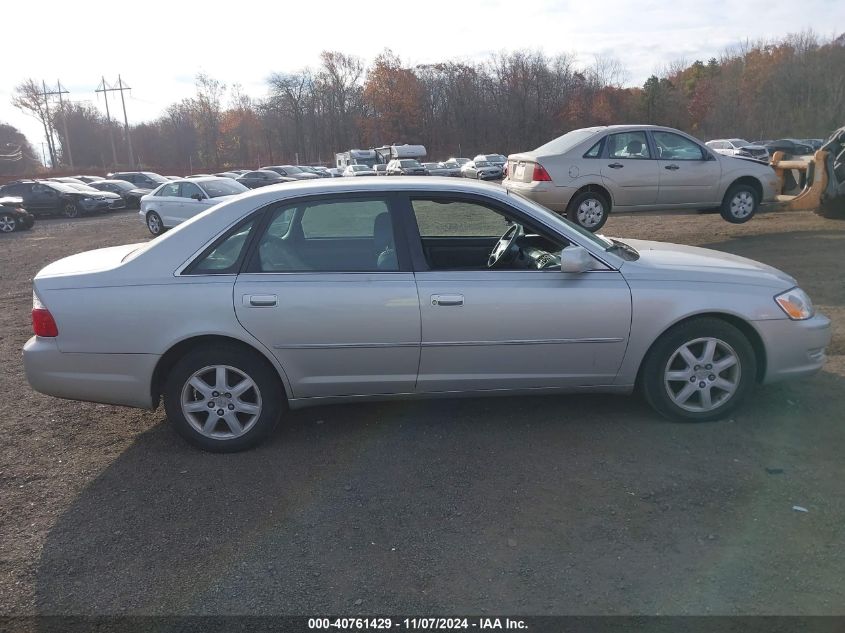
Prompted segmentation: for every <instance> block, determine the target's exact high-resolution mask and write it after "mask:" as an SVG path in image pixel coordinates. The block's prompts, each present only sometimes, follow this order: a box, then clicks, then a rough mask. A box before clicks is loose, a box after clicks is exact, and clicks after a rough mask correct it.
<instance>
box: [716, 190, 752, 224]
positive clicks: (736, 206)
mask: <svg viewBox="0 0 845 633" xmlns="http://www.w3.org/2000/svg"><path fill="white" fill-rule="evenodd" d="M759 205H760V200H759V197H758V196H757V192H756V191H755V190H754V187H752V186H751V185H742V184H740V185H734V186H733V187H731V188H730V189H728V192H727V193H726V194H725V199H724V200H723V201H722V208H721V214H722V218H724V219H725V220H727V221H728V222H730V223H731V224H742V223H743V222H748V220H750V219H751V218H752V217H753V216H754V214H755V213H756V212H757V207H758V206H759Z"/></svg>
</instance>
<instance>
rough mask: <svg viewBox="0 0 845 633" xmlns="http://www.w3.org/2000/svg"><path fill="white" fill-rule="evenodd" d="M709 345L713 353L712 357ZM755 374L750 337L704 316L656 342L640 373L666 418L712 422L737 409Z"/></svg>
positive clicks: (643, 385)
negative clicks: (722, 366) (709, 353)
mask: <svg viewBox="0 0 845 633" xmlns="http://www.w3.org/2000/svg"><path fill="white" fill-rule="evenodd" d="M709 346H712V349H713V350H714V353H712V354H711V356H710V358H708V357H707V352H708V347H709ZM685 348H686V349H687V351H688V352H690V353H691V356H690V357H689V358H690V360H689V361H688V360H686V358H685V356H684V354H683V352H682V350H683V349H685ZM693 357H695V358H693ZM713 361H715V362H713ZM731 361H733V364H731ZM720 364H721V365H724V368H723V369H719V365H720ZM696 368H698V369H696ZM756 376H757V358H756V356H755V354H754V349H753V347H752V346H751V343H750V342H749V340H748V339H747V338H746V336H745V335H744V334H743V333H742V332H741V331H740V330H738V329H737V328H736V327H734V326H733V325H731V324H730V323H727V322H726V321H723V320H721V319H717V318H713V317H701V318H697V319H693V320H691V321H687V322H685V323H681V324H679V325H677V326H675V327H673V328H671V329H670V330H668V331H667V332H666V333H664V334H663V335H662V336H661V337H660V338H659V339H657V341H656V342H655V343H654V344H653V345H652V347H651V349H650V350H649V352H648V354H647V355H646V358H645V360H644V361H643V364H642V367H641V369H640V383H641V385H640V386H641V388H642V391H643V395H644V396H645V399H646V401H647V402H648V403H649V404H650V405H651V406H652V407H653V408H654V409H655V410H656V411H657V412H658V413H660V414H661V415H663V416H664V417H667V418H669V419H673V420H680V421H688V422H708V421H710V420H717V419H719V418H723V417H725V416H727V415H728V414H730V413H731V412H732V411H733V410H734V409H736V408H737V407H738V406H739V405H740V404H741V403H742V401H743V400H744V399H745V397H746V396H747V395H748V393H749V391H750V390H751V389H752V388H753V386H754V382H755V380H756ZM693 378H694V379H695V380H693ZM702 385H704V386H703V387H702ZM705 393H706V394H707V395H705ZM708 397H709V399H710V406H709V407H708V406H707V400H706V398H708Z"/></svg>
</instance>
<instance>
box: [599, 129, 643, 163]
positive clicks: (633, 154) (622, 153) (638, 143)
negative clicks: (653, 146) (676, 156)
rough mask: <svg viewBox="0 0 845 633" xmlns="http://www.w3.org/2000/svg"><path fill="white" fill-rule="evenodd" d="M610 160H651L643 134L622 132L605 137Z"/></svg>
mask: <svg viewBox="0 0 845 633" xmlns="http://www.w3.org/2000/svg"><path fill="white" fill-rule="evenodd" d="M607 144H608V156H609V157H610V158H635V159H643V158H651V154H650V153H649V151H648V142H647V141H646V137H645V132H641V131H639V132H622V133H620V134H611V135H610V136H608V137H607Z"/></svg>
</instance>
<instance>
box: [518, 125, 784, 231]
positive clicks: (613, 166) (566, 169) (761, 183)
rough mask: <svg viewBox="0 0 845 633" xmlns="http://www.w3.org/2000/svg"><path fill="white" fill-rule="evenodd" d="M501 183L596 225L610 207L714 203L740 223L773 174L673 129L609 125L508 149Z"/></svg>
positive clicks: (763, 198) (771, 185)
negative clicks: (510, 151) (522, 149)
mask: <svg viewBox="0 0 845 633" xmlns="http://www.w3.org/2000/svg"><path fill="white" fill-rule="evenodd" d="M502 185H504V186H505V187H506V188H507V189H508V190H509V191H511V192H513V193H518V194H520V195H522V196H524V197H526V198H529V199H531V200H534V201H536V202H539V203H540V204H542V205H544V206H546V207H547V208H549V209H551V210H552V211H555V212H557V213H560V214H562V215H563V214H565V215H566V216H567V217H568V218H569V219H570V220H571V221H572V222H575V223H576V224H578V225H580V226H581V227H583V228H585V229H587V230H589V231H596V230H598V229H600V228H601V227H602V226H603V225H604V223H605V222H606V221H607V218H608V214H609V213H610V212H611V210H614V211H661V210H674V209H707V208H718V209H719V210H720V211H721V214H722V217H723V218H724V219H725V220H727V221H728V222H732V223H735V224H740V223H742V222H747V221H748V220H750V219H751V217H752V216H753V215H754V213H755V212H756V211H757V208H758V207H759V205H760V203H761V202H768V201H771V200H774V198H775V196H776V194H777V186H778V180H777V177H776V175H775V172H774V170H773V169H772V168H771V167H770V166H769V165H766V164H764V163H761V162H759V161H756V160H749V159H745V158H740V157H734V156H723V155H721V154H718V153H716V152H714V151H712V150H710V149H709V148H708V147H706V146H705V145H704V144H702V143H700V142H699V141H698V140H697V139H695V138H693V137H691V136H689V135H687V134H684V133H683V132H681V131H679V130H675V129H672V128H665V127H658V126H654V125H612V126H606V127H605V126H602V127H592V128H583V129H580V130H573V131H572V132H569V133H567V134H564V135H563V136H561V137H558V138H556V139H554V140H552V141H549V142H548V143H546V144H545V145H543V146H541V147H538V148H537V149H535V150H533V151H530V152H523V153H520V154H511V155H510V156H508V163H507V177H506V178H505V179H504V180H503V181H502Z"/></svg>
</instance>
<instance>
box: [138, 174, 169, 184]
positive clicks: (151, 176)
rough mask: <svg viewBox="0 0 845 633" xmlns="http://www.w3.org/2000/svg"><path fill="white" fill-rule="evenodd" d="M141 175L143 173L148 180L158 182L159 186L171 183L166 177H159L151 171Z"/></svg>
mask: <svg viewBox="0 0 845 633" xmlns="http://www.w3.org/2000/svg"><path fill="white" fill-rule="evenodd" d="M141 173H142V174H144V175H145V176H146V177H147V178H149V179H150V180H152V181H153V182H157V183H158V184H160V185H161V184H164V183H166V182H170V181H169V180H168V179H167V178H165V177H164V176H159V175H158V174H154V173H153V172H151V171H143V172H141Z"/></svg>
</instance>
